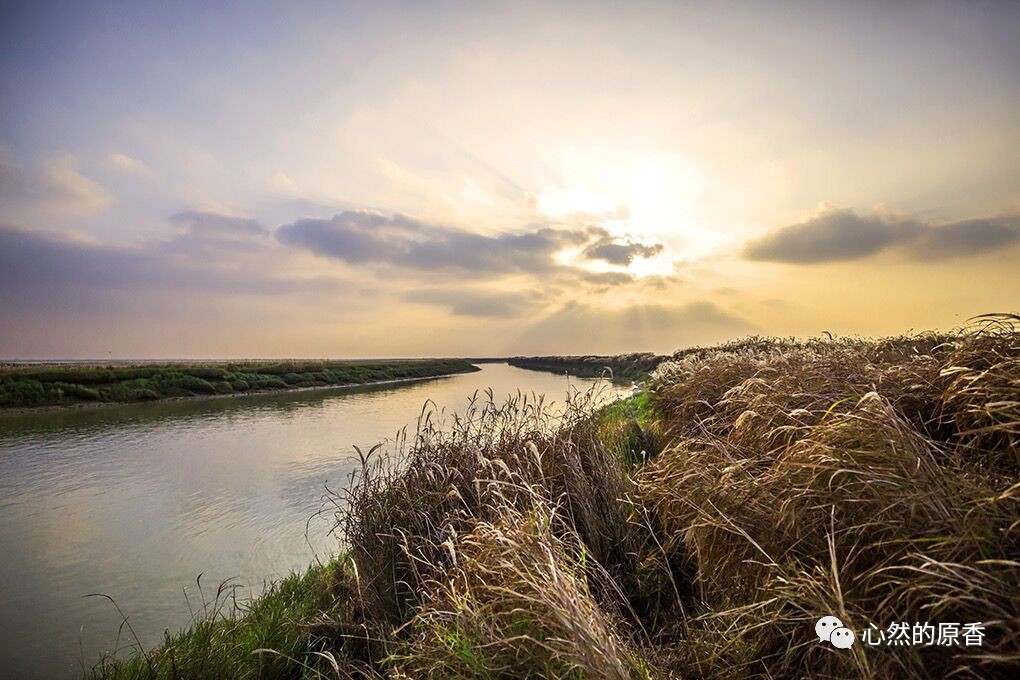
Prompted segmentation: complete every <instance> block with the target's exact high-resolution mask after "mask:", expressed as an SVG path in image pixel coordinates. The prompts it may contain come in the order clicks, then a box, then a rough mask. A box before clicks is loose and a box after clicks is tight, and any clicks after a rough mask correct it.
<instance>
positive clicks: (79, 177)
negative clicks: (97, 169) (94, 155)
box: [42, 155, 113, 213]
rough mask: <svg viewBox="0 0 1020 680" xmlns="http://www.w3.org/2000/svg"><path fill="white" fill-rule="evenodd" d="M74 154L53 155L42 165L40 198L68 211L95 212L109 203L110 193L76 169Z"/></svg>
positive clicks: (111, 197) (111, 198)
mask: <svg viewBox="0 0 1020 680" xmlns="http://www.w3.org/2000/svg"><path fill="white" fill-rule="evenodd" d="M76 165H77V161H76V159H75V157H74V156H70V155H65V156H59V157H57V158H54V159H53V160H51V161H49V162H47V163H46V164H45V165H44V166H43V173H42V181H43V200H45V201H46V202H47V203H49V204H50V205H51V206H53V207H56V208H59V209H61V210H67V211H69V212H85V213H92V212H98V211H100V210H103V209H104V208H107V207H109V206H110V204H112V203H113V196H112V195H110V193H109V192H108V191H107V190H106V189H104V188H103V187H102V186H101V185H100V184H99V183H98V182H95V181H94V180H91V179H89V178H88V177H86V176H85V175H83V174H81V173H80V172H78V170H77V168H76Z"/></svg>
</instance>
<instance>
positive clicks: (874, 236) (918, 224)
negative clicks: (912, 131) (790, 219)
mask: <svg viewBox="0 0 1020 680" xmlns="http://www.w3.org/2000/svg"><path fill="white" fill-rule="evenodd" d="M1018 235H1020V222H1018V218H1017V217H1015V216H1011V217H998V218H987V219H972V220H963V221H960V222H952V223H949V224H944V225H931V224H927V223H925V222H923V221H921V220H919V219H915V218H909V217H899V216H888V215H858V214H857V213H855V212H853V211H851V210H839V209H826V210H824V211H822V212H820V213H819V214H817V215H815V216H814V217H812V218H810V219H808V220H806V221H804V222H801V223H799V224H793V225H790V226H788V227H782V228H780V229H777V230H776V231H773V232H772V233H770V234H766V235H765V236H763V237H761V238H759V239H755V240H753V241H750V242H749V243H747V244H746V245H745V247H744V257H746V258H747V259H749V260H759V261H766V262H785V263H791V264H817V263H821V262H837V261H846V260H856V259H860V258H863V257H867V256H868V255H872V254H875V253H877V252H879V251H881V250H885V249H887V248H891V247H893V246H901V247H903V248H904V249H905V250H906V252H907V253H908V254H909V255H910V256H911V257H914V258H916V259H927V258H933V257H939V258H947V257H965V256H968V255H976V254H979V253H983V252H987V251H990V250H994V249H996V248H1002V247H1005V246H1008V245H1010V244H1012V243H1015V242H1016V241H1017V239H1018Z"/></svg>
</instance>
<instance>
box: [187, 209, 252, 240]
mask: <svg viewBox="0 0 1020 680" xmlns="http://www.w3.org/2000/svg"><path fill="white" fill-rule="evenodd" d="M170 224H173V225H176V226H178V227H183V228H184V229H185V230H186V231H188V232H189V233H207V234H208V233H215V234H240V235H253V234H254V235H264V234H268V233H269V230H268V229H266V228H265V227H264V226H262V225H261V224H259V222H258V221H257V220H252V219H248V218H246V217H234V216H232V215H223V214H221V213H214V212H208V211H200V210H184V211H181V212H179V213H174V214H173V215H171V216H170Z"/></svg>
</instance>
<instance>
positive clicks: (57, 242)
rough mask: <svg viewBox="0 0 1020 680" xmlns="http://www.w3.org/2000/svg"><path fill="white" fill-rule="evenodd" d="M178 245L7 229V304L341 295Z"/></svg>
mask: <svg viewBox="0 0 1020 680" xmlns="http://www.w3.org/2000/svg"><path fill="white" fill-rule="evenodd" d="M179 245H180V243H179V242H178V241H177V240H170V241H154V242H152V243H149V244H147V245H145V246H142V247H138V248H122V247H115V246H109V245H99V244H94V243H84V242H80V241H74V240H70V239H67V238H63V237H59V236H56V235H53V234H44V233H39V232H34V231H26V230H23V229H17V228H14V227H10V226H3V225H0V303H3V306H4V307H14V308H20V309H27V308H29V307H31V306H34V305H36V306H39V307H41V308H57V307H60V308H63V307H66V306H68V305H73V304H84V305H90V306H102V305H103V304H104V300H106V299H108V297H107V295H106V294H107V293H109V292H110V291H118V292H124V293H128V294H133V293H140V292H142V291H147V290H179V291H188V290H190V291H195V290H201V291H203V292H213V293H248V294H260V295H262V294H281V293H292V292H302V291H325V290H333V291H336V290H342V289H343V284H342V282H339V281H337V280H335V279H326V278H310V279H309V278H303V279H301V278H292V277H279V276H276V275H274V274H272V273H271V272H270V271H268V270H267V267H266V263H265V262H264V259H263V258H259V259H257V260H252V261H249V260H246V259H244V258H233V259H230V260H226V259H224V256H223V253H222V252H220V251H217V252H214V253H211V254H209V255H207V256H205V257H204V258H203V257H202V256H200V255H199V254H196V253H200V251H195V250H191V251H189V254H188V255H189V256H188V257H182V256H180V255H179V254H178V252H177V251H176V248H177V247H178V246H179Z"/></svg>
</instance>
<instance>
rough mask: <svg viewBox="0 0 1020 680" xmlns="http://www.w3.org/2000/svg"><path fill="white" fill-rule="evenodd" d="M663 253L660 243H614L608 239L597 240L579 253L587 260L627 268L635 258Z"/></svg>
mask: <svg viewBox="0 0 1020 680" xmlns="http://www.w3.org/2000/svg"><path fill="white" fill-rule="evenodd" d="M662 251H663V246H662V244H661V243H655V244H652V245H644V244H641V243H634V242H633V241H626V242H624V243H619V242H616V241H614V240H612V239H610V238H608V237H606V238H602V239H599V240H598V241H596V242H595V243H593V244H591V245H590V246H588V247H587V248H585V249H584V251H583V252H582V253H581V254H582V255H583V256H584V257H585V258H587V259H589V260H603V261H605V262H608V263H609V264H615V265H619V266H621V267H626V266H628V265H629V264H630V263H631V262H633V261H634V258H635V257H655V256H656V255H658V254H660V253H661V252H662Z"/></svg>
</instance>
